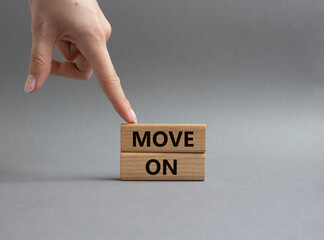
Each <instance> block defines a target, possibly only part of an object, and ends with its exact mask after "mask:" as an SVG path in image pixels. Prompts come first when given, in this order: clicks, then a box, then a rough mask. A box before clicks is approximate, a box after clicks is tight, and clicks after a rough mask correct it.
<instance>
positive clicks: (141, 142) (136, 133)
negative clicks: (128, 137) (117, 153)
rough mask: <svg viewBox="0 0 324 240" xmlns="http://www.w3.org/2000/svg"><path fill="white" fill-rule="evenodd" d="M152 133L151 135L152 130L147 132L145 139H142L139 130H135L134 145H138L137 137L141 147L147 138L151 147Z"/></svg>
mask: <svg viewBox="0 0 324 240" xmlns="http://www.w3.org/2000/svg"><path fill="white" fill-rule="evenodd" d="M150 135H151V133H150V132H145V133H144V136H143V139H142V140H141V137H140V135H139V132H137V131H135V132H133V147H136V139H137V141H138V144H139V145H140V146H141V147H143V146H144V143H145V140H147V146H148V147H150V146H151V142H150V139H151V136H150Z"/></svg>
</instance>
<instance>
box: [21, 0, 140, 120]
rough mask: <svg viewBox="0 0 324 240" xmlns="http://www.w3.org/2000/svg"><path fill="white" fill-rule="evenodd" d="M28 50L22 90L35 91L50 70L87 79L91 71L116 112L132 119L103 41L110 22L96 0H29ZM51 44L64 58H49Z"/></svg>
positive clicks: (130, 109)
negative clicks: (61, 59)
mask: <svg viewBox="0 0 324 240" xmlns="http://www.w3.org/2000/svg"><path fill="white" fill-rule="evenodd" d="M29 3H30V10H31V16H32V24H31V30H32V38H33V43H32V51H31V57H30V66H29V75H28V78H27V81H26V85H25V91H26V92H34V91H37V90H38V89H39V88H40V87H41V86H42V85H43V84H44V82H45V80H46V78H47V77H48V75H49V74H50V73H51V74H53V75H57V76H63V77H68V78H75V79H80V80H87V79H89V78H90V77H91V75H92V72H94V73H95V75H96V78H97V80H98V82H99V84H100V86H101V88H102V89H103V91H104V92H105V94H106V96H107V97H108V99H109V100H110V102H111V103H112V104H113V106H114V108H115V110H116V111H117V112H118V113H119V115H120V116H121V117H122V118H123V119H124V120H125V121H127V122H129V123H136V122H137V119H136V115H135V113H134V111H133V110H132V108H131V105H130V103H129V102H128V100H127V99H126V97H125V94H124V92H123V89H122V87H121V85H120V80H119V77H118V76H117V74H116V72H115V70H114V66H113V64H112V62H111V59H110V56H109V53H108V49H107V46H106V42H107V41H108V39H109V37H110V34H111V26H110V24H109V22H108V21H107V19H106V18H105V16H104V14H103V13H102V11H101V9H100V7H99V5H98V3H97V1H96V0H55V1H53V0H30V1H29ZM54 46H56V47H57V48H58V50H59V51H60V52H61V53H62V55H63V56H64V57H65V58H66V60H67V61H66V62H58V61H55V60H52V58H53V51H54Z"/></svg>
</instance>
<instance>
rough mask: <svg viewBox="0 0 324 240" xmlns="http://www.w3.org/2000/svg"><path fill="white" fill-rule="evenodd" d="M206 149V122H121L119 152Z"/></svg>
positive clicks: (200, 150) (196, 150)
mask: <svg viewBox="0 0 324 240" xmlns="http://www.w3.org/2000/svg"><path fill="white" fill-rule="evenodd" d="M205 151H206V124H121V152H191V153H193V152H195V153H204V152H205Z"/></svg>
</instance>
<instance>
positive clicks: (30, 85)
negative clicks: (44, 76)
mask: <svg viewBox="0 0 324 240" xmlns="http://www.w3.org/2000/svg"><path fill="white" fill-rule="evenodd" d="M35 85H36V78H35V77H34V76H33V75H31V74H29V75H28V77H27V80H26V84H25V92H26V93H29V92H31V91H33V89H34V88H35Z"/></svg>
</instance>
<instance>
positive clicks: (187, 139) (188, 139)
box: [185, 132, 194, 147]
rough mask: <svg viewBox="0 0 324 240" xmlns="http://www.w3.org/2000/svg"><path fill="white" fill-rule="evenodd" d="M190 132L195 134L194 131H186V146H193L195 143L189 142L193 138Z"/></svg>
mask: <svg viewBox="0 0 324 240" xmlns="http://www.w3.org/2000/svg"><path fill="white" fill-rule="evenodd" d="M189 134H192V135H193V134H194V132H185V147H193V146H194V144H193V143H189V141H192V140H193V137H189Z"/></svg>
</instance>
